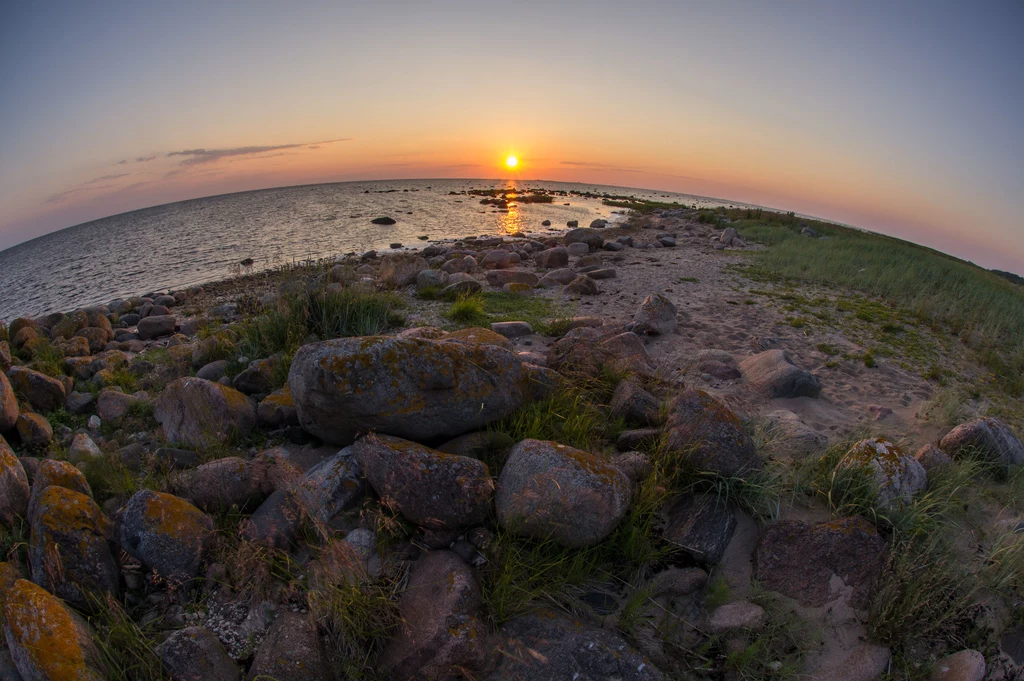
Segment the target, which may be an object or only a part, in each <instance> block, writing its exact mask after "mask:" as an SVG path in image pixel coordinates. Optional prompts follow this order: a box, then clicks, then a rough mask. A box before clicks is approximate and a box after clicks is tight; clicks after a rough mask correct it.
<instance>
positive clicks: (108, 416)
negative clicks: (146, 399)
mask: <svg viewBox="0 0 1024 681" xmlns="http://www.w3.org/2000/svg"><path fill="white" fill-rule="evenodd" d="M140 401H141V400H139V398H138V397H135V396H134V395H126V394H125V393H123V392H122V391H121V390H120V389H117V388H104V389H103V390H101V391H100V396H99V397H98V398H96V415H97V416H99V417H100V419H102V420H103V421H104V422H106V423H117V422H118V421H120V420H121V419H122V418H124V416H125V415H126V414H127V413H128V410H130V409H131V408H132V406H133V405H135V404H138V403H139V402H140Z"/></svg>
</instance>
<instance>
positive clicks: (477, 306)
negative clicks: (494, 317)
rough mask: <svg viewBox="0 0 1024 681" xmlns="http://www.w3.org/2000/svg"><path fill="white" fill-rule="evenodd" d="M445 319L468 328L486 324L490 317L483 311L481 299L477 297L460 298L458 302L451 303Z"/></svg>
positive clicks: (482, 300)
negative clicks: (468, 326)
mask: <svg viewBox="0 0 1024 681" xmlns="http://www.w3.org/2000/svg"><path fill="white" fill-rule="evenodd" d="M445 317H447V318H448V319H449V320H451V321H453V322H456V323H458V324H464V325H470V326H479V325H481V324H487V323H489V320H490V317H488V316H487V313H486V312H485V311H484V299H483V297H482V296H477V295H469V296H465V295H464V296H460V297H459V299H458V300H456V301H455V302H454V303H452V306H451V308H450V309H449V310H448V312H447V313H446V314H445Z"/></svg>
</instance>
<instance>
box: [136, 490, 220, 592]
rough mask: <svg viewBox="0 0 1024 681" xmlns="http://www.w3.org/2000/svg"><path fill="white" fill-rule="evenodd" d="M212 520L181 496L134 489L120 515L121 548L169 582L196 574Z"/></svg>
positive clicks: (203, 555) (193, 576)
mask: <svg viewBox="0 0 1024 681" xmlns="http://www.w3.org/2000/svg"><path fill="white" fill-rule="evenodd" d="M212 532H213V520H212V519H211V518H210V517H209V516H208V515H206V514H205V513H203V512H202V511H200V510H199V509H198V508H196V507H195V506H193V505H192V504H190V503H188V502H187V501H185V500H184V499H181V498H180V497H176V496H174V495H171V494H164V493H161V492H152V491H150V490H142V491H141V492H136V493H135V494H134V495H133V496H132V498H131V499H129V500H128V503H127V504H126V505H125V507H124V511H123V513H122V516H121V547H122V548H123V549H124V550H125V551H127V552H128V553H130V554H131V555H133V556H135V557H136V558H138V559H139V560H140V561H142V563H143V564H145V565H146V566H148V567H150V568H152V569H153V570H154V571H155V572H156V573H157V574H159V575H160V576H161V577H163V578H165V579H169V580H171V581H172V582H186V581H188V580H190V579H194V578H195V577H196V576H197V575H198V574H199V567H200V565H201V564H202V561H203V558H204V557H205V555H206V549H207V545H208V543H209V539H210V536H211V534H212Z"/></svg>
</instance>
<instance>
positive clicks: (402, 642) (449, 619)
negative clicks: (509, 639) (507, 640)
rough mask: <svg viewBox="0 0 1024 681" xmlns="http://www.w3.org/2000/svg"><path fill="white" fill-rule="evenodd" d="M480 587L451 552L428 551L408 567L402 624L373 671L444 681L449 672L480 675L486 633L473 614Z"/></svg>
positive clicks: (483, 658) (400, 677)
mask: <svg viewBox="0 0 1024 681" xmlns="http://www.w3.org/2000/svg"><path fill="white" fill-rule="evenodd" d="M480 602H481V601H480V586H479V585H478V584H477V582H476V578H475V577H474V576H473V571H472V570H471V569H470V568H469V566H468V565H466V564H465V563H463V562H462V561H461V560H460V559H459V558H458V556H456V555H455V554H454V553H452V552H450V551H431V552H430V553H427V554H425V555H424V556H423V557H421V558H420V559H419V560H417V561H416V563H415V564H414V565H413V567H412V570H411V573H410V575H409V585H408V587H407V588H406V590H405V593H404V594H402V599H401V601H400V602H399V606H398V607H399V614H400V620H401V624H400V625H399V628H398V631H397V632H395V634H394V635H393V637H392V638H391V640H390V641H389V642H388V643H387V645H386V646H385V647H384V650H383V652H382V653H381V655H380V658H379V659H378V661H377V670H378V671H379V672H380V673H381V674H382V675H383V676H385V677H390V678H394V679H412V678H416V679H420V678H424V679H429V678H437V677H444V676H446V675H448V674H449V673H450V670H452V669H461V670H464V671H465V672H469V673H470V674H473V673H474V672H479V671H482V670H483V667H484V664H485V658H486V645H485V641H486V638H487V628H486V626H485V625H484V624H483V622H481V621H480V620H479V619H477V614H478V612H479V610H480Z"/></svg>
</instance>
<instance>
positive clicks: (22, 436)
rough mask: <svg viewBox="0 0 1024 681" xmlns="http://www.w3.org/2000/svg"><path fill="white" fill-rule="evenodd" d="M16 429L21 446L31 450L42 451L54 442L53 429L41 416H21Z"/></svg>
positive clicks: (31, 414) (26, 414)
mask: <svg viewBox="0 0 1024 681" xmlns="http://www.w3.org/2000/svg"><path fill="white" fill-rule="evenodd" d="M14 427H15V430H17V432H18V439H19V440H21V444H22V445H23V446H25V447H28V448H29V449H42V448H44V447H46V446H48V445H49V444H50V442H51V441H52V440H53V428H52V427H51V426H50V422H49V421H47V420H46V417H44V416H42V415H41V414H33V413H31V412H29V413H25V414H19V415H18V420H17V421H16V422H15V424H14Z"/></svg>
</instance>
